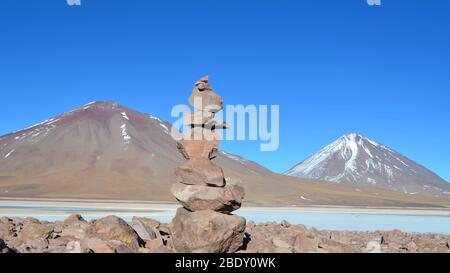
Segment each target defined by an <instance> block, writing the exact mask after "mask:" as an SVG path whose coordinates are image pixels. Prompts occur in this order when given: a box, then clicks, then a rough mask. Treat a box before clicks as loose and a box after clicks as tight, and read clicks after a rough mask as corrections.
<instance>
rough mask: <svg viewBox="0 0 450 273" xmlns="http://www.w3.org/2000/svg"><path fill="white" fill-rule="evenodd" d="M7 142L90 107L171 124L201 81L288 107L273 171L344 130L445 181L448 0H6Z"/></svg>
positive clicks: (0, 65) (254, 155) (0, 56)
mask: <svg viewBox="0 0 450 273" xmlns="http://www.w3.org/2000/svg"><path fill="white" fill-rule="evenodd" d="M0 5H1V6H0V49H1V50H0V95H1V107H0V117H1V118H0V121H1V122H0V135H3V134H6V133H8V132H10V131H13V130H17V129H20V128H23V127H26V126H28V125H31V124H33V123H36V122H40V121H42V120H44V119H47V118H49V117H52V116H55V115H57V114H60V113H62V112H65V111H67V110H70V109H72V108H75V107H77V106H79V105H82V104H85V103H87V102H90V101H94V100H113V101H117V102H119V103H121V104H123V105H126V106H129V107H131V108H134V109H137V110H139V111H142V112H147V113H151V114H153V115H156V116H158V117H160V118H162V119H166V120H170V110H171V108H172V106H173V105H174V104H178V103H185V102H186V99H187V96H188V95H189V93H190V91H191V88H192V84H193V82H194V81H195V80H197V78H199V77H200V76H203V75H204V74H209V75H210V76H211V81H212V84H213V87H215V89H216V90H217V92H218V93H219V94H220V95H222V96H223V98H224V99H225V102H226V103H228V104H244V105H246V104H279V105H280V115H281V142H280V148H279V149H278V150H277V151H276V152H270V153H268V152H265V153H264V152H260V151H259V144H258V143H254V142H252V143H248V142H225V143H223V145H222V148H223V149H224V150H227V151H228V152H232V153H237V154H240V155H242V156H245V157H247V158H249V159H252V160H255V161H257V162H259V163H261V164H263V165H265V166H267V167H269V168H270V169H272V170H274V171H279V172H281V171H285V170H287V169H289V168H290V167H291V166H293V165H294V164H296V163H298V162H299V161H301V160H303V159H305V158H306V157H307V156H309V155H311V154H312V153H314V152H316V151H317V150H319V149H320V148H321V147H323V146H324V145H326V144H328V143H330V142H331V141H333V140H334V139H336V138H338V137H339V136H340V135H342V134H344V133H347V132H359V133H362V134H364V135H366V136H368V137H369V138H372V139H374V140H377V141H379V142H382V143H384V144H386V145H388V146H390V147H392V148H393V149H395V150H397V151H399V152H401V153H403V154H405V155H406V156H408V157H410V158H411V159H413V160H415V161H418V162H419V163H422V164H424V165H425V166H427V167H429V168H430V169H431V170H433V171H435V172H437V173H438V174H439V175H441V176H442V177H443V178H445V179H446V180H447V181H448V180H450V168H449V167H450V164H449V163H450V141H449V140H450V122H449V117H450V107H449V103H450V16H449V14H450V1H447V0H440V1H439V0H427V1H423V0H382V6H381V7H371V6H368V5H367V4H366V1H365V0H341V1H331V0H309V1H307V0H303V1H299V0H291V1H286V0H270V1H269V0H245V1H244V0H239V1H238V0H214V1H212V0H192V1H186V0H180V1H172V0H164V1H163V0H160V1H156V0H154V1H153V0H152V1H148V0H134V1H128V0H108V1H106V0H82V6H81V7H69V6H68V5H66V2H65V0H41V1H32V0H28V1H26V0H3V1H1V4H0Z"/></svg>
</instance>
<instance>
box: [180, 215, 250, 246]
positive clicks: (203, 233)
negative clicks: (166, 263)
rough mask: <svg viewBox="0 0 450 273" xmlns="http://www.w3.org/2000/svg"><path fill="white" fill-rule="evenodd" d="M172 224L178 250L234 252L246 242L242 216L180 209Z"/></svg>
mask: <svg viewBox="0 0 450 273" xmlns="http://www.w3.org/2000/svg"><path fill="white" fill-rule="evenodd" d="M172 223H173V231H172V241H173V245H174V248H175V250H176V252H182V253H232V252H236V251H237V250H238V249H239V248H240V247H241V246H242V244H243V238H244V233H243V232H244V230H245V218H243V217H240V216H236V215H227V214H222V213H219V212H215V211H212V210H203V211H196V212H190V211H188V210H186V209H185V208H179V209H178V210H177V213H176V215H175V218H174V219H173V221H172Z"/></svg>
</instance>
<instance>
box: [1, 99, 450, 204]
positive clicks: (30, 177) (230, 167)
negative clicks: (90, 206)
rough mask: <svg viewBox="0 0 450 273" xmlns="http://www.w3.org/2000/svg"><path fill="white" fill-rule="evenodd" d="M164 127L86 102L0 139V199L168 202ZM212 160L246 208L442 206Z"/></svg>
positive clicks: (169, 168) (169, 162)
mask: <svg viewBox="0 0 450 273" xmlns="http://www.w3.org/2000/svg"><path fill="white" fill-rule="evenodd" d="M170 130H171V125H170V124H169V123H167V122H164V121H162V120H161V119H159V118H157V117H155V116H152V115H149V114H144V113H141V112H138V111H135V110H133V109H131V108H128V107H126V106H122V105H120V104H118V103H116V102H93V103H89V104H86V105H83V106H81V107H79V108H76V109H74V110H71V111H68V112H66V113H63V114H61V115H57V116H55V117H54V118H51V119H48V120H46V121H44V122H41V123H38V124H35V125H32V126H29V127H27V128H25V129H23V130H18V131H16V132H13V133H10V134H7V135H4V136H2V137H0V197H4V198H69V199H107V200H142V201H163V202H167V201H175V200H174V199H173V197H172V196H171V194H170V191H169V188H170V187H171V186H172V184H173V183H175V181H176V180H175V175H174V170H175V168H176V166H179V165H181V164H182V163H183V162H184V161H185V159H184V158H183V157H182V156H181V154H180V153H179V151H178V150H177V145H176V141H175V140H174V139H173V138H172V137H171V135H170ZM214 162H215V163H216V164H217V165H219V166H221V167H222V168H223V170H224V174H225V176H226V177H227V178H228V179H229V180H230V181H231V182H233V183H240V184H242V185H243V186H244V187H245V188H246V193H247V196H246V198H245V203H246V204H258V205H271V206H286V205H289V206H291V205H357V206H418V207H422V206H447V205H450V201H449V200H447V199H445V200H444V199H437V198H431V197H425V196H409V195H405V194H398V193H394V192H391V191H385V190H380V189H376V190H372V189H368V190H364V191H361V192H358V191H355V189H354V188H352V187H348V186H345V185H336V184H335V183H329V182H323V181H317V180H311V179H302V178H296V177H289V176H285V175H280V174H276V173H273V172H271V171H270V170H268V169H267V168H265V167H263V166H261V165H259V164H257V163H255V162H253V161H250V160H248V159H245V158H243V157H240V156H237V155H232V154H228V153H226V152H219V153H218V154H217V157H216V158H215V159H214Z"/></svg>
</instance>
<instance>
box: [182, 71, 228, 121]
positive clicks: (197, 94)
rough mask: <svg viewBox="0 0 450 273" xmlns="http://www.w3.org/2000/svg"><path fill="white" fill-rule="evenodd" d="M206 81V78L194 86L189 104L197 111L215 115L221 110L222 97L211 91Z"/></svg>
mask: <svg viewBox="0 0 450 273" xmlns="http://www.w3.org/2000/svg"><path fill="white" fill-rule="evenodd" d="M208 81H209V78H208V77H207V76H206V77H203V78H201V79H200V80H199V81H198V82H197V83H196V84H195V87H194V90H192V95H191V97H190V98H189V103H190V104H191V105H192V106H193V107H194V108H195V109H197V110H200V111H209V112H212V113H216V112H219V111H220V110H222V108H223V100H222V97H220V96H219V95H217V94H216V93H214V91H212V87H211V86H210V85H209V83H208Z"/></svg>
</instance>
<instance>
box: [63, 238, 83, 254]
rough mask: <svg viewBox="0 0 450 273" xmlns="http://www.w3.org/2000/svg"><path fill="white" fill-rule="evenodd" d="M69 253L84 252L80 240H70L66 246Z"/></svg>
mask: <svg viewBox="0 0 450 273" xmlns="http://www.w3.org/2000/svg"><path fill="white" fill-rule="evenodd" d="M66 250H67V253H83V252H82V251H81V243H80V242H79V241H70V242H69V243H67V246H66Z"/></svg>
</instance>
